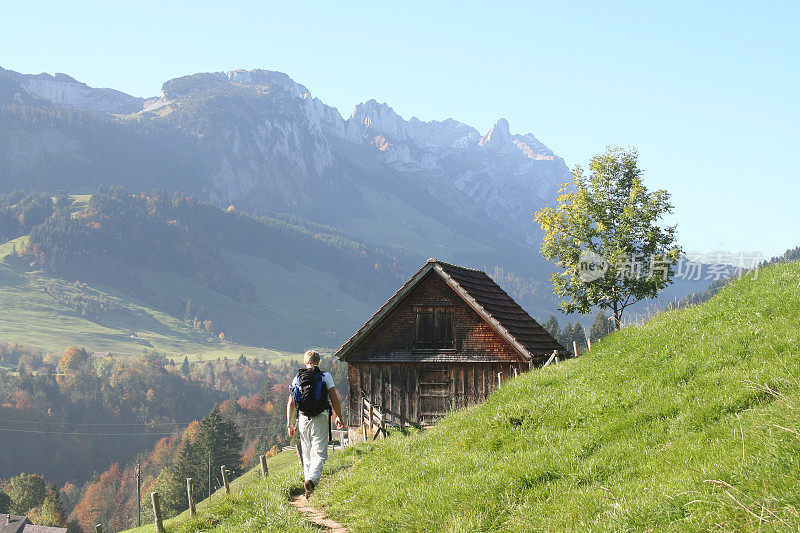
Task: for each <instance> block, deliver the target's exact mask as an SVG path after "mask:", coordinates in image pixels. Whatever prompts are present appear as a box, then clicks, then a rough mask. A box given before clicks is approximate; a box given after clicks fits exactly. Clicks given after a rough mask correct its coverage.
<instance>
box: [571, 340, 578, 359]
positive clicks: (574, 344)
mask: <svg viewBox="0 0 800 533" xmlns="http://www.w3.org/2000/svg"><path fill="white" fill-rule="evenodd" d="M572 353H573V354H575V357H578V343H577V342H575V341H572Z"/></svg>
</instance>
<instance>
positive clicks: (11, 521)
mask: <svg viewBox="0 0 800 533" xmlns="http://www.w3.org/2000/svg"><path fill="white" fill-rule="evenodd" d="M66 531H67V528H64V527H49V526H35V525H33V523H31V521H30V520H28V517H26V516H17V515H13V514H2V515H0V533H66Z"/></svg>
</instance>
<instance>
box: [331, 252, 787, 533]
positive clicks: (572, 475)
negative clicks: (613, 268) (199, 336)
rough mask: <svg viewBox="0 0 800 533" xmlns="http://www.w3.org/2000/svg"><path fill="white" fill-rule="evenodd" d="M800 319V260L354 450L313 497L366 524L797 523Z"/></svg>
mask: <svg viewBox="0 0 800 533" xmlns="http://www.w3.org/2000/svg"><path fill="white" fill-rule="evenodd" d="M798 317H800V264H798V263H794V264H787V265H780V266H775V267H772V268H769V269H766V270H763V271H761V272H760V273H759V275H758V278H757V279H756V280H748V279H745V280H741V281H739V282H736V283H733V284H732V285H731V286H729V287H727V288H726V289H724V290H723V291H722V292H721V293H720V294H719V295H718V296H716V297H715V298H713V299H712V300H711V301H709V302H708V303H706V304H704V305H701V306H697V307H694V308H690V309H687V310H683V311H679V312H670V313H665V314H662V315H659V316H657V317H656V318H654V319H653V320H651V321H650V322H649V323H647V324H646V325H644V326H642V327H631V328H628V329H625V330H623V331H621V332H619V333H616V334H614V335H612V336H611V337H608V338H607V339H605V340H604V341H603V342H601V343H599V344H598V345H596V346H595V347H594V349H593V350H592V351H591V353H590V354H588V355H586V356H585V357H582V358H579V359H575V360H571V361H568V362H566V363H564V364H560V365H556V366H553V367H549V368H546V369H542V370H538V371H535V372H532V373H530V374H526V375H524V376H521V377H520V378H518V379H515V380H513V381H512V382H510V383H508V384H507V385H505V386H504V387H502V388H501V389H500V390H499V391H498V392H497V393H495V394H494V395H493V396H492V397H491V398H489V400H488V401H487V402H485V403H484V404H482V405H479V406H476V407H473V408H470V409H467V410H465V411H462V412H458V413H455V414H453V415H451V416H449V417H447V418H446V419H444V420H443V421H442V422H441V423H440V424H439V425H437V426H436V427H435V428H433V429H431V430H430V431H426V432H424V433H419V434H415V435H412V436H409V437H406V438H403V437H400V436H392V437H390V438H389V439H387V440H386V441H384V442H380V443H377V444H372V445H370V446H369V448H364V447H358V446H356V447H353V448H351V449H349V450H348V451H346V452H345V453H343V454H341V455H339V456H338V457H337V459H336V460H335V461H334V465H333V466H334V468H336V469H338V473H337V474H335V475H334V476H333V477H332V478H331V479H329V480H327V481H326V482H325V483H323V484H322V485H321V487H320V491H319V492H318V495H317V497H316V498H318V499H319V501H321V502H322V503H324V504H325V505H326V506H327V507H328V514H329V515H330V516H331V517H332V518H334V519H337V520H339V521H341V522H345V523H347V524H348V525H350V526H352V527H353V529H354V530H356V531H399V530H402V531H491V530H512V531H513V530H518V531H530V530H548V531H564V530H586V529H590V530H618V529H634V530H644V529H656V530H696V529H716V528H719V529H722V530H738V529H745V530H747V529H757V528H758V526H759V523H760V522H763V523H764V525H765V526H766V527H767V528H768V529H769V528H774V529H778V530H797V529H800V518H798V509H799V508H800V443H799V441H800V439H798V435H800V434H799V433H797V432H798V431H800V412H799V410H800V383H799V382H798V376H800V370H799V368H798V358H797V356H798V343H800V328H798ZM767 387H768V388H769V390H771V391H774V392H770V391H769V390H768V389H767ZM725 484H729V485H730V486H727V485H725Z"/></svg>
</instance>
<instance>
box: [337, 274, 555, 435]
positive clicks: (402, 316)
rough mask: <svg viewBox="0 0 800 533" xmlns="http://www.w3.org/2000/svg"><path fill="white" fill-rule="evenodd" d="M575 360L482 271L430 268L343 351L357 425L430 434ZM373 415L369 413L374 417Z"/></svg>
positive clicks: (351, 423) (352, 422)
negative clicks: (551, 364) (519, 383)
mask: <svg viewBox="0 0 800 533" xmlns="http://www.w3.org/2000/svg"><path fill="white" fill-rule="evenodd" d="M554 352H556V353H557V354H559V355H565V356H566V355H567V353H568V352H567V351H566V350H565V349H564V348H563V347H562V346H561V345H560V344H559V343H558V342H557V341H556V340H555V339H554V338H553V337H551V336H550V334H549V333H547V331H546V330H545V329H544V328H543V327H542V326H540V325H539V324H538V323H537V322H536V321H535V320H534V319H533V318H531V317H530V315H528V313H526V312H525V311H524V310H523V309H522V308H521V307H520V306H519V305H518V304H517V303H516V302H515V301H514V300H513V299H512V298H511V297H510V296H509V295H508V294H506V292H505V291H504V290H503V289H501V288H500V287H499V286H498V285H497V284H496V283H495V282H494V281H493V280H492V279H491V278H490V277H489V276H487V275H486V274H485V273H484V272H481V271H480V270H473V269H470V268H465V267H460V266H456V265H451V264H448V263H444V262H442V261H437V260H434V259H430V260H428V262H427V263H426V264H425V266H423V267H422V268H421V269H420V270H419V272H417V273H416V274H415V275H414V276H413V277H412V278H411V279H410V280H409V281H408V282H407V283H406V284H405V285H403V287H401V288H400V290H398V291H397V292H396V293H395V294H394V296H392V297H391V298H390V299H389V301H388V302H386V303H385V304H384V305H383V306H382V307H381V308H380V309H379V310H378V312H376V313H375V314H374V315H373V316H372V318H370V319H369V321H367V323H366V324H364V325H363V326H362V327H361V329H359V330H358V331H357V332H356V334H355V335H353V337H351V338H350V340H348V341H347V342H346V343H345V344H344V345H343V346H342V347H341V348H340V349H339V350H338V351H337V352H336V356H337V357H339V359H340V360H342V361H346V362H347V363H348V382H349V383H348V384H349V388H350V404H349V407H350V409H349V412H350V416H349V424H348V425H349V426H350V427H351V428H357V427H359V426H361V425H362V423H364V422H365V420H366V419H368V420H371V419H372V417H371V415H369V414H366V413H369V412H370V411H373V410H374V411H375V412H378V413H380V417H381V418H382V419H383V420H384V421H385V423H387V424H391V425H400V426H407V425H412V426H425V425H429V424H432V423H434V422H435V421H436V419H437V418H439V417H441V416H442V415H444V414H446V413H447V412H448V411H450V410H453V409H457V408H460V407H464V406H467V405H471V404H474V403H477V402H481V401H483V400H484V399H485V398H486V397H487V396H488V395H489V394H490V393H491V392H492V391H493V390H494V389H495V388H497V386H498V383H499V382H504V381H505V380H507V379H508V378H509V377H513V376H514V375H515V374H516V373H519V372H525V371H527V370H528V369H530V368H534V367H538V366H541V365H542V364H544V363H545V362H546V361H547V360H548V359H549V358H550V357H551V356H552V355H553V354H554ZM365 409H366V411H365Z"/></svg>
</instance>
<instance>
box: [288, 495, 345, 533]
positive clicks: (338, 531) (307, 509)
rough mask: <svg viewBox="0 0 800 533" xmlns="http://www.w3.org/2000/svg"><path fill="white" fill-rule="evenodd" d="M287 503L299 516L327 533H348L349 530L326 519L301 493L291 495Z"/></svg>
mask: <svg viewBox="0 0 800 533" xmlns="http://www.w3.org/2000/svg"><path fill="white" fill-rule="evenodd" d="M289 503H290V504H291V505H292V506H293V507H294V508H295V509H297V510H298V511H300V514H302V515H303V517H304V518H305V519H306V520H308V521H309V522H311V523H313V524H314V525H316V526H318V527H320V528H322V529H323V530H324V531H326V532H328V533H350V530H349V529H347V528H346V527H345V526H343V525H342V524H340V523H339V522H336V521H335V520H331V519H330V518H328V517H326V516H325V511H323V510H322V509H320V508H319V507H314V506H313V505H311V503H309V501H308V500H306V497H305V495H304V494H303V493H302V492H301V493H297V494H292V495H291V497H289Z"/></svg>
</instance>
